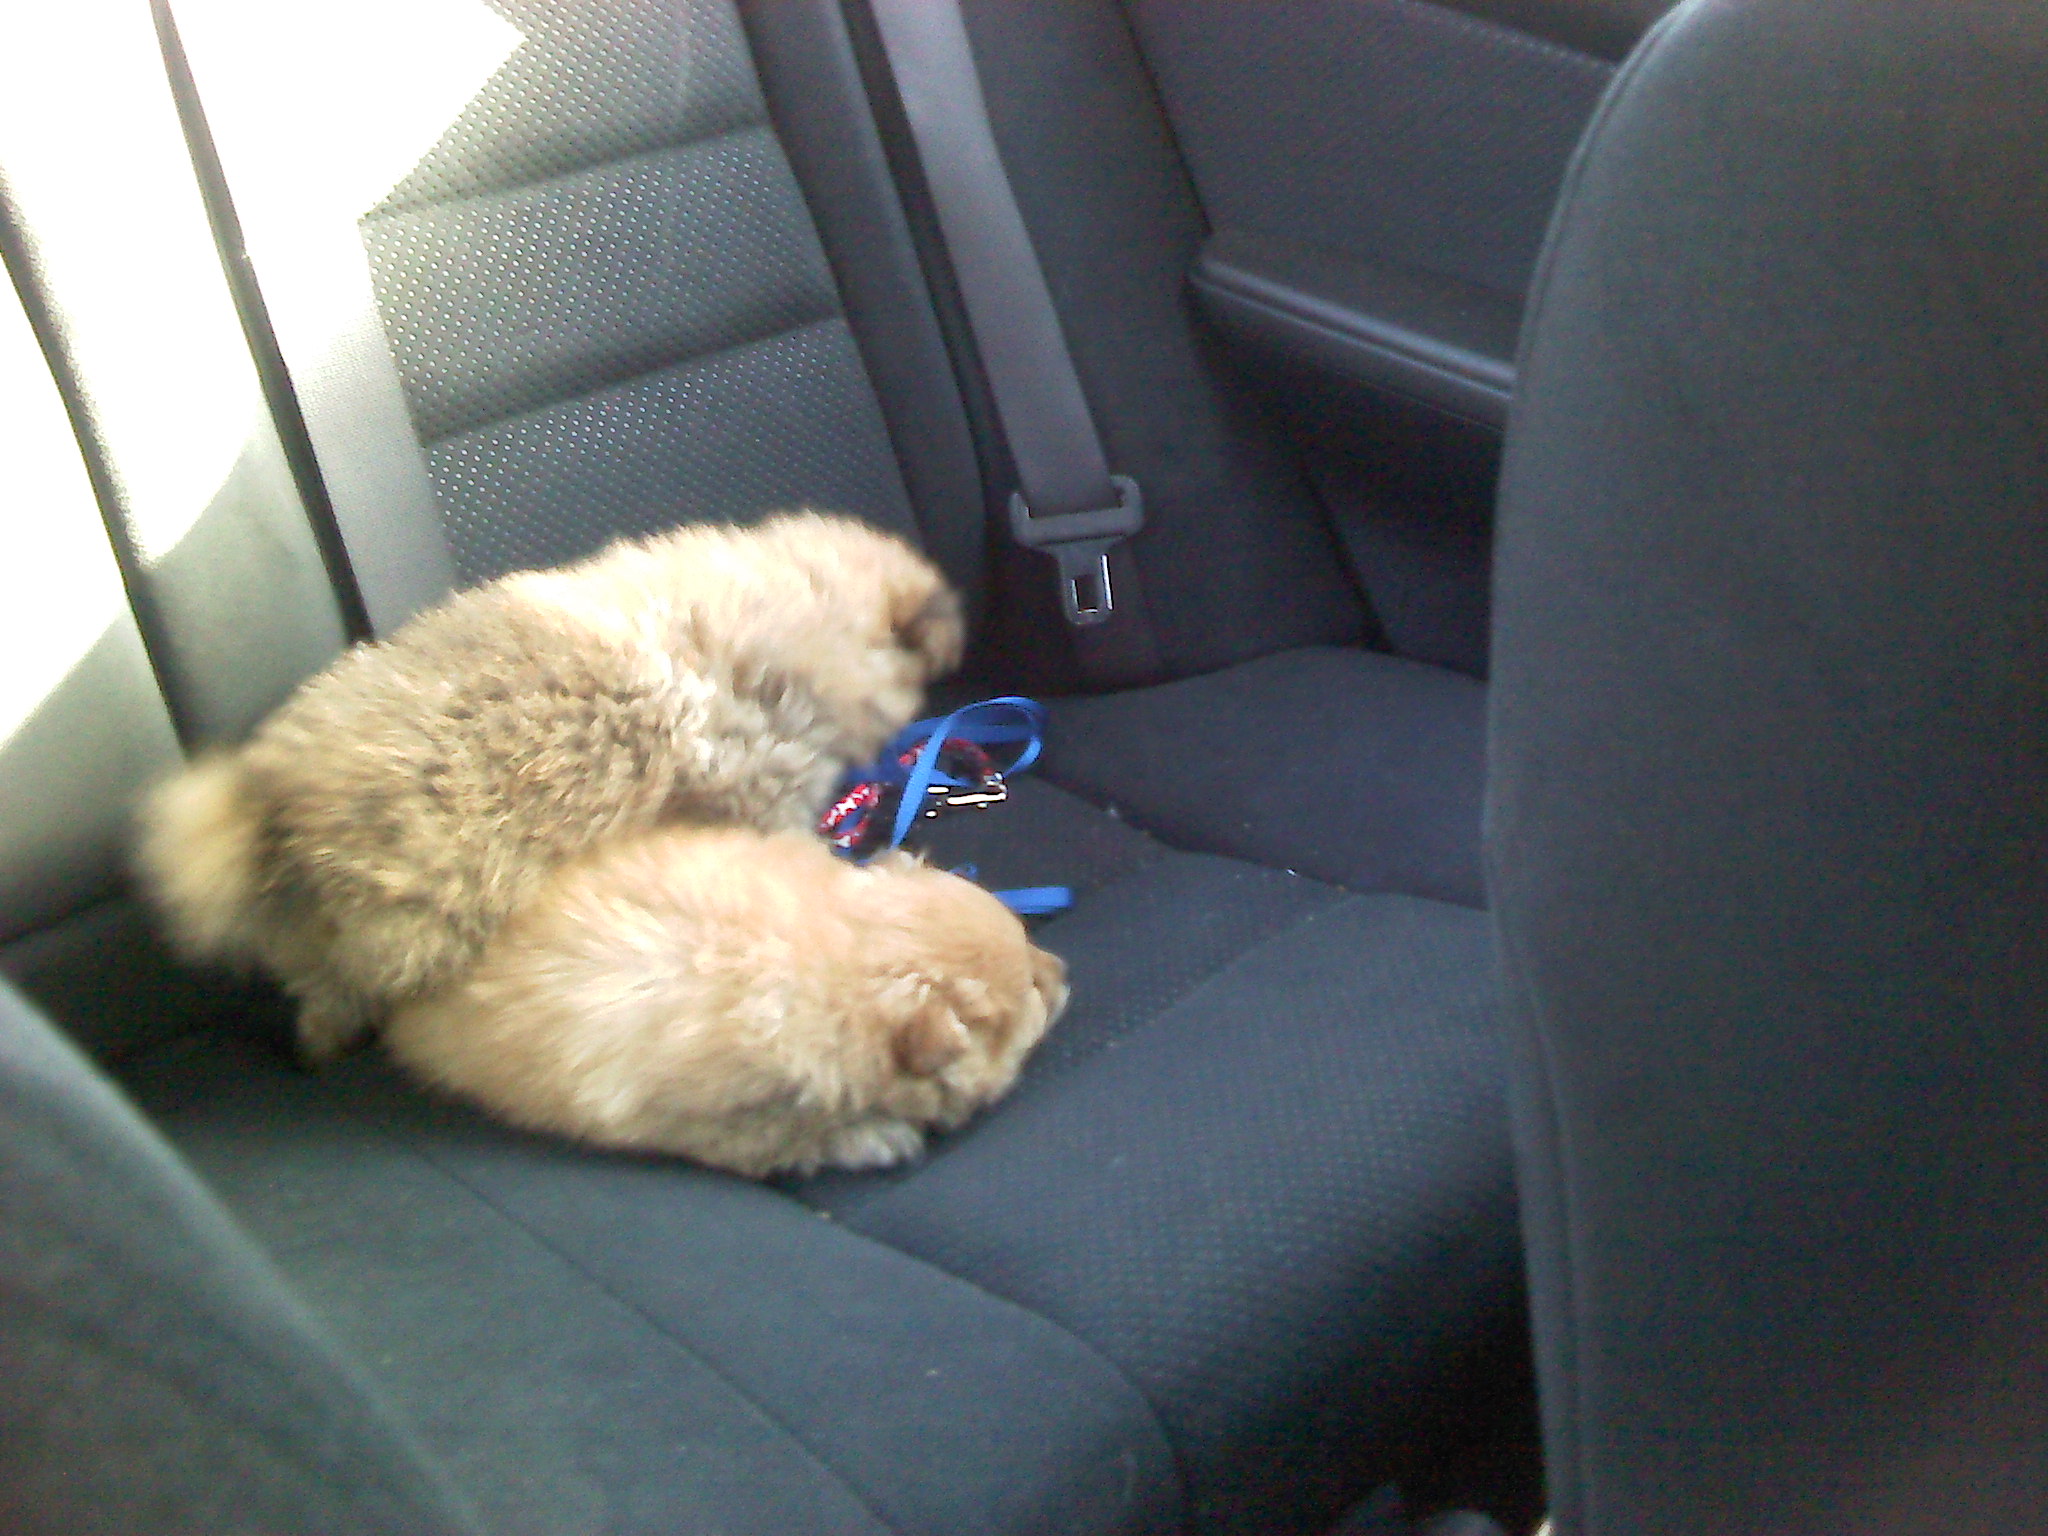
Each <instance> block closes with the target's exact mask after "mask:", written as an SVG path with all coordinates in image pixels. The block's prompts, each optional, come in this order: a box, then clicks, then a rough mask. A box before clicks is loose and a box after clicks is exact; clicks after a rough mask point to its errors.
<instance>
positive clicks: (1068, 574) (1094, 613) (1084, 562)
mask: <svg viewBox="0 0 2048 1536" xmlns="http://www.w3.org/2000/svg"><path fill="white" fill-rule="evenodd" d="M1109 483H1110V484H1111V485H1112V486H1114V487H1115V488H1116V505H1114V506H1110V507H1095V508H1091V509H1090V510H1088V511H1084V512H1055V513H1051V514H1049V515H1047V516H1045V517H1034V516H1032V515H1031V507H1030V505H1029V503H1027V502H1026V501H1025V500H1024V493H1023V492H1022V491H1012V492H1011V493H1010V533H1011V535H1012V536H1013V537H1014V538H1015V539H1016V540H1017V542H1018V543H1019V544H1022V545H1023V546H1024V547H1025V548H1027V549H1042V550H1044V551H1045V552H1046V553H1047V554H1048V555H1051V556H1052V558H1053V563H1054V564H1055V565H1057V566H1058V567H1059V587H1060V610H1061V611H1062V612H1063V613H1065V614H1066V616H1067V622H1068V623H1069V624H1072V625H1074V626H1076V627H1077V628H1086V627H1087V626H1089V625H1091V624H1101V623H1103V622H1105V621H1106V620H1108V618H1109V617H1110V615H1111V614H1112V613H1114V612H1115V611H1116V594H1115V592H1114V591H1112V590H1111V588H1110V584H1109V552H1110V551H1111V550H1112V549H1114V548H1115V547H1116V546H1117V545H1119V544H1121V543H1122V542H1123V541H1124V540H1125V539H1126V538H1128V537H1129V536H1130V535H1131V534H1134V533H1136V532H1137V531H1138V530H1139V529H1140V528H1143V527H1144V526H1145V498H1144V496H1143V494H1142V493H1140V491H1139V490H1138V482H1137V481H1135V480H1133V479H1132V478H1131V477H1130V476H1129V475H1111V476H1110V477H1109Z"/></svg>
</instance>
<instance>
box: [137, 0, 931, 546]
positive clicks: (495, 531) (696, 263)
mask: <svg viewBox="0 0 2048 1536" xmlns="http://www.w3.org/2000/svg"><path fill="white" fill-rule="evenodd" d="M176 9H177V11H178V14H179V16H180V18H181V21H182V22H183V24H184V25H183V31H184V39H185V43H186V46H187V49H188V51H189V52H190V54H191V57H192V66H193V72H194V76H195V79H196V81H197V84H198V95H199V98H200V101H201V103H202V105H203V106H205V107H206V108H207V109H208V111H209V113H210V114H211V115H213V119H214V120H213V126H214V128H215V129H216V132H217V134H218V136H219V138H220V151H221V159H222V165H223V169H224V172H225V181H226V186H227V189H228V192H229V193H230V195H231V196H241V197H244V198H245V199H246V200H247V201H248V203H249V205H250V207H251V210H252V211H254V212H256V213H258V214H259V215H261V214H263V213H265V212H267V210H266V209H264V208H262V207H261V206H260V205H261V204H263V203H264V202H265V201H266V200H268V199H269V198H270V195H271V193H272V190H273V189H272V187H271V185H270V184H269V183H267V182H265V181H263V180H262V179H261V178H260V177H259V176H258V175H257V174H256V172H255V170H254V169H253V167H254V166H255V164H256V162H257V161H258V160H261V159H268V160H272V161H275V160H278V159H280V158H283V159H289V158H290V157H291V156H292V155H293V154H298V155H301V156H303V158H305V159H306V160H307V161H309V162H313V163H320V162H321V161H323V160H324V159H326V158H329V157H331V156H332V155H333V154H334V149H335V145H336V144H337V143H338V142H342V141H345V140H346V137H347V136H348V135H349V134H350V133H351V132H352V131H353V126H352V124H351V123H350V122H348V121H345V120H344V121H337V120H336V118H335V115H334V114H332V113H322V112H318V111H313V110H308V111H304V112H300V113H290V112H288V111H287V112H284V113H278V112H270V113H262V114H247V113H244V114H242V115H239V116H238V115H237V114H236V113H235V112H233V111H230V110H228V109H227V107H226V106H224V105H223V103H224V102H226V101H227V98H228V97H229V96H230V95H231V94H234V93H235V92H237V91H238V90H239V89H240V88H242V87H245V86H247V85H248V84H249V82H250V81H252V80H253V79H256V78H258V77H261V76H263V75H265V73H266V72H273V71H274V72H277V73H282V74H290V73H291V72H292V71H294V70H298V71H300V72H301V73H302V74H304V75H310V76H311V77H312V78H315V79H318V80H319V81H320V82H321V89H323V90H324V91H326V92H327V96H328V99H335V100H349V101H353V102H359V103H360V110H362V111H363V112H379V111H392V112H396V113H400V114H406V113H409V114H411V115H412V117H413V118H415V119H417V120H418V123H419V126H420V127H421V128H423V129H424V131H423V132H421V133H420V135H419V137H420V140H421V142H419V143H418V144H417V146H416V150H417V151H419V152H418V153H416V154H414V155H411V156H408V159H409V160H415V161H416V163H412V164H411V168H410V170H408V171H405V172H404V173H403V174H402V175H401V176H400V177H399V179H398V180H397V182H396V184H395V185H390V184H388V183H387V184H386V185H385V186H384V187H382V188H380V189H379V192H378V195H377V197H376V200H375V202H374V205H373V206H369V207H364V208H357V209H352V210H351V212H352V213H355V214H360V215H361V226H360V227H361V235H362V239H363V242H364V244H365V246H366V248H367V254H368V259H369V264H370V267H371V271H372V274H373V278H374V284H375V292H376V298H377V303H378V306H379V309H380V310H381V313H382V318H383V330H384V333H385V337H386V338H387V340H388V342H389V345H390V349H391V352H392V355H393V357H394V359H395V361H396V364H397V372H398V376H399V379H400V381H401V382H402V387H403V390H404V396H405V401H406V405H407V407H408V410H409V413H410V417H411V420H412V423H413V425H414V427H415V428H416V430H417V433H418V438H419V442H420V446H421V448H422V450H423V452H424V456H425V461H426V468H427V472H428V475H429V477H430V478H431V481H432V485H433V492H434V500H435V502H436V503H437V504H438V509H439V519H440V524H441V527H440V533H441V535H442V537H443V538H444V539H445V542H446V545H447V548H448V551H449V554H450V557H451V563H452V572H453V577H454V579H455V580H456V581H458V582H460V583H468V582H474V581H478V580H482V579H486V578H488V577H491V576H494V575H498V574H500V573H502V572H504V571H507V570H511V569H516V568H520V567H525V566H533V565H547V564H554V563H557V562H560V561H563V560H568V559H573V558H577V557H579V556H582V555H584V554H588V553H590V552H592V551H593V550H595V549H596V548H598V547H600V546H601V545H603V544H604V543H606V542H607V541H609V540H610V539H612V538H616V537H620V536H629V535H635V534H641V533H647V532H652V531H655V530H657V529H660V528H665V527H669V526H673V525H674V524H675V523H677V522H679V521H691V520H699V519H706V518H720V519H723V518H747V517H750V516H753V515H758V514H760V513H763V512H766V511H769V510H771V509H774V508H778V507H783V506H789V505H800V504H813V505H818V506H824V507H830V508H834V509H837V510H841V511H847V512H852V513H856V514H858V515H861V516H865V517H867V518H869V519H871V520H873V521H875V522H877V523H879V524H881V525H883V526H886V527H891V528H894V529H896V530H898V531H901V532H904V533H906V534H909V535H911V536H912V537H916V536H917V534H918V529H917V526H916V522H915V519H914V517H913V515H912V511H911V506H910V502H909V499H908V496H907V495H906V492H905V488H904V483H903V477H902V475H901V474H900V473H899V471H898V469H897V465H896V461H895V454H894V450H893V446H892V444H891V441H890V438H889V434H888V430H887V427H886V425H885V422H884V418H883V416H882V414H881V412H880V410H879V408H878V405H877V402H876V398H875V393H874V390H873V388H872V385H871V383H870V380H869V377H868V374H867V371H866V368H865V365H864V363H863V360H862V358H861V355H860V352H859V349H858V348H857V346H856V345H855V342H854V339H853V336H852V333H851V331H850V329H849V326H848V324H847V321H846V317H845V315H844V312H843V309H842V306H841V303H840V299H839V293H838V289H837V287H836V285H835V283H834V280H833V274H832V272H831V270H830V268H829V266H828V264H827V262H826V259H825V255H824V252H823V250H822V248H821V246H820V244H819V241H818V237H817V233H816V230H815V228H814V227H813V224H812V222H811V218H810V215H809V213H808V211H807V209H806V207H805V204H804V200H803V197H802V194H801V192H800V191H799V189H798V186H797V183H796V180H795V178H794V176H793V175H792V173H791V170H790V167H789V163H788V160H787V158H786V156H785V155H784V153H783V150H782V147H781V145H780V143H779V141H778V139H777V137H776V134H775V131H774V129H773V127H772V126H771V125H770V124H769V122H768V120H767V110H766V106H765V103H764V101H763V99H762V95H761V92H760V89H759V86H758V83H757V81H756V78H755V73H754V68H753V64H752V60H751V55H750V51H749V48H748V43H747V39H746V36H745V34H744V31H743V30H742V28H741V25H740V22H739V18H738V15H737V13H736V12H735V11H734V9H733V6H732V4H731V3H730V0H690V3H688V4H684V5H677V6H671V5H664V4H656V3H652V0H628V3H619V4H605V5H596V4H590V3H587V0H521V3H516V4H508V5H505V6H501V7H498V8H497V10H496V11H495V12H494V11H492V10H489V9H486V8H484V7H482V6H474V7H470V6H467V5H464V6H458V7H456V10H458V11H460V13H461V14H460V15H459V16H456V15H453V14H452V13H451V17H450V25H451V26H454V27H455V30H456V31H457V32H458V33H459V32H461V31H462V30H463V27H462V26H459V25H456V24H457V23H464V24H468V25H469V30H471V31H473V32H475V33H476V34H477V36H479V37H480V38H488V37H494V36H496V35H497V34H499V33H502V34H504V47H503V49H502V50H501V53H502V63H500V64H499V65H498V66H497V68H496V69H495V71H493V72H489V73H488V75H487V78H483V79H482V80H481V84H480V88H476V89H474V90H469V89H462V90H460V91H459V92H458V93H457V94H456V95H455V96H454V98H453V99H452V100H446V99H444V98H443V97H437V96H436V95H435V94H434V93H435V92H436V91H441V92H443V93H445V92H446V91H447V89H448V86H449V81H448V79H447V78H442V77H439V76H436V75H435V73H434V72H433V71H432V70H430V69H425V68H412V69H410V70H408V69H404V68H398V67H395V66H394V67H393V68H391V69H389V70H388V71H385V72H382V73H374V72H371V67H370V66H362V67H359V68H358V69H356V70H355V71H353V72H351V71H341V70H336V69H334V68H333V67H332V66H331V64H330V63H329V62H328V61H325V60H323V59H321V58H317V57H314V58H309V57H307V56H306V54H305V52H304V51H303V49H304V48H305V47H306V46H307V38H306V37H305V36H301V35H299V34H295V33H292V32H290V31H287V30H284V29H267V28H264V27H260V26H259V27H252V28H249V29H247V30H246V31H245V30H242V29H239V28H238V27H237V26H236V25H235V24H234V23H236V22H237V21H239V20H240V19H241V16H242V15H243V13H244V12H245V11H246V9H247V8H246V7H242V6H240V5H239V4H238V3H214V0H193V3H190V4H185V5H181V6H179V7H177V8H176ZM472 10H473V12H474V14H471V12H472ZM330 22H331V24H332V26H333V27H334V28H339V29H343V30H344V31H347V32H349V33H350V34H351V37H350V40H349V46H350V47H352V48H354V49H355V50H356V51H357V52H358V53H360V54H362V55H363V56H364V57H365V58H368V59H371V60H375V59H376V58H377V57H378V56H379V52H378V50H379V49H380V48H382V49H387V50H389V51H391V52H393V53H399V52H402V51H403V50H405V49H407V48H409V47H411V48H422V47H424V46H425V45H424V44H423V43H422V42H420V40H418V39H417V38H415V37H413V36H411V35H410V34H409V32H408V31H407V30H406V28H405V27H404V26H402V25H399V24H398V23H397V22H396V21H394V17H393V16H392V15H387V14H385V13H384V11H383V10H381V9H379V8H374V7H366V8H359V9H351V10H348V11H345V12H344V11H337V12H334V13H333V14H332V15H325V16H323V26H324V25H325V24H327V23H330ZM379 29H384V30H383V31H380V30H379ZM386 31H388V33H389V36H388V37H386V36H385V35H384V33H385V32H386ZM355 34H361V35H360V36H358V35H355ZM295 49H296V50H300V51H297V52H295V51H294V50H295ZM266 50H269V51H268V52H266ZM272 78H275V75H272ZM455 78H456V79H457V80H458V82H459V83H460V84H462V85H464V86H467V85H469V84H470V83H472V82H470V81H467V80H463V79H462V78H461V77H460V76H459V75H457V76H455ZM243 94H244V95H245V96H246V94H247V93H246V92H244V93H243ZM465 98H466V99H465ZM233 104H234V105H242V104H243V103H242V102H236V103H233ZM273 104H274V103H273ZM216 108H219V109H220V110H218V111H216ZM423 114H424V115H423ZM259 139H260V140H261V141H262V142H260V143H259V142H258V140H259ZM276 141H282V143H283V144H284V145H285V146H286V153H285V154H284V155H283V156H280V155H279V153H278V150H277V148H276ZM402 163H403V162H402ZM256 266H257V277H258V281H259V284H264V283H266V282H268V281H270V280H271V279H272V278H273V277H275V276H276V274H275V273H274V272H271V273H267V272H266V271H265V262H264V257H263V253H262V251H261V250H258V251H257V263H256ZM971 574H972V573H967V572H956V575H961V576H971Z"/></svg>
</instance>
